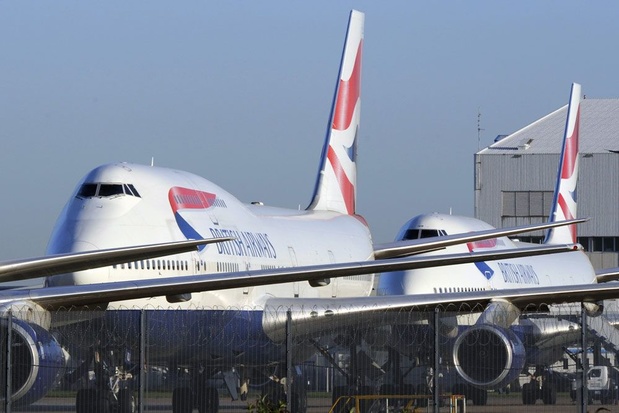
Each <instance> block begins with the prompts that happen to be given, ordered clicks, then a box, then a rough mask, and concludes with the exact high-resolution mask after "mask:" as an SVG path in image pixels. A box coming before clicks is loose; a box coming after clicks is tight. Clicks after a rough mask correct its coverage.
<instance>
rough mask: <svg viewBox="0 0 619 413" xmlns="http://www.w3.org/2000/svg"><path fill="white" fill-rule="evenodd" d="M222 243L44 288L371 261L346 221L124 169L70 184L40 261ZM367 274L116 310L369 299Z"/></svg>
mask: <svg viewBox="0 0 619 413" xmlns="http://www.w3.org/2000/svg"><path fill="white" fill-rule="evenodd" d="M220 236H231V237H234V238H235V239H234V240H233V241H228V242H225V243H220V244H217V245H210V246H207V247H205V248H204V249H202V250H201V251H199V252H196V253H190V254H188V253H185V254H181V255H177V256H170V257H166V258H165V259H155V260H146V261H139V262H132V263H127V264H124V265H117V266H113V267H112V266H110V267H104V268H99V269H93V270H88V271H81V272H76V273H72V274H65V275H62V276H55V277H50V278H49V279H48V281H47V283H48V285H49V286H60V285H79V284H90V283H102V282H108V281H121V280H135V279H145V278H150V277H164V276H172V275H193V274H205V273H218V272H230V271H243V270H256V269H264V268H277V267H294V266H301V265H310V264H319V263H326V264H329V263H335V262H347V261H362V260H368V259H372V258H373V248H372V240H371V235H370V232H369V230H368V227H367V224H366V223H365V221H364V220H363V219H362V218H361V217H359V216H356V215H343V214H340V213H335V212H330V211H316V210H287V209H282V208H273V207H267V206H264V205H261V204H243V203H241V202H240V201H239V200H238V199H236V198H235V197H233V196H232V195H230V194H229V193H228V192H226V191H225V190H223V189H222V188H221V187H219V186H217V185H215V184H213V183H212V182H210V181H208V180H206V179H204V178H201V177H199V176H197V175H194V174H191V173H188V172H183V171H178V170H171V169H165V168H159V167H151V166H144V165H137V164H129V163H116V164H108V165H103V166H100V167H98V168H96V169H94V170H93V171H91V172H90V173H88V174H87V175H86V176H85V177H84V179H83V180H82V181H81V182H80V183H79V185H78V186H77V189H76V191H75V193H74V196H72V197H71V199H70V200H69V202H68V203H67V205H66V206H65V208H64V210H63V212H62V214H61V216H60V218H59V219H58V221H57V224H56V227H55V229H54V231H53V233H52V236H51V239H50V242H49V245H48V248H47V253H48V254H55V253H64V252H76V251H84V250H93V249H103V248H108V247H112V246H114V247H117V246H120V245H139V244H145V243H156V242H164V241H174V240H185V239H188V238H199V237H204V238H212V237H220ZM372 284H373V276H354V277H344V278H341V279H333V280H332V281H331V284H329V285H326V286H322V287H312V286H310V285H309V283H308V282H295V283H285V284H276V285H271V286H263V287H253V288H245V289H231V290H224V291H214V292H208V291H207V292H201V293H194V294H193V295H192V297H191V299H190V300H189V301H186V302H182V303H174V305H172V304H171V303H170V302H168V301H167V299H166V297H153V298H149V299H140V300H132V301H125V302H118V303H116V304H115V305H117V306H121V307H125V308H126V307H130V308H138V307H146V306H148V307H151V308H152V307H155V308H168V307H172V306H173V307H175V308H198V307H200V308H205V307H207V308H228V307H235V308H253V307H256V306H260V305H261V304H263V303H264V302H265V300H266V299H268V298H269V297H305V298H311V297H320V298H329V297H354V296H367V295H369V293H370V292H371V289H372Z"/></svg>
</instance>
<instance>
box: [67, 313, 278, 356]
mask: <svg viewBox="0 0 619 413" xmlns="http://www.w3.org/2000/svg"><path fill="white" fill-rule="evenodd" d="M142 320H144V321H143V322H144V323H145V325H144V329H143V330H144V332H145V344H146V353H147V354H146V359H147V360H148V361H149V363H150V364H156V363H166V364H171V365H172V364H173V365H179V366H180V365H191V364H195V363H201V364H205V363H206V364H209V365H220V366H225V365H231V364H238V363H243V364H248V365H261V364H265V363H271V362H273V361H281V360H282V355H283V354H284V353H283V348H282V346H281V343H273V342H272V341H271V340H269V338H268V337H267V336H266V335H265V334H264V332H263V330H262V311H246V310H108V311H105V316H104V318H103V319H102V320H100V321H103V322H104V324H102V325H101V326H100V327H99V328H94V329H93V328H92V326H93V324H92V321H89V322H83V323H81V324H82V327H81V328H77V329H76V328H75V327H72V328H70V329H71V331H72V334H84V335H86V336H89V337H88V339H87V340H96V339H97V337H96V336H99V337H103V338H105V339H106V340H107V344H109V345H110V346H113V347H121V348H122V347H126V348H127V349H129V350H131V351H132V353H133V354H134V355H135V356H137V354H138V353H137V349H139V348H140V342H139V337H140V331H141V323H142ZM85 338H86V337H84V336H82V337H81V338H80V341H81V343H82V345H81V347H82V348H83V347H86V346H84V344H87V342H86V341H85V340H84V339H85ZM69 339H70V338H69ZM95 342H96V341H93V342H92V343H93V344H94V343H95ZM102 344H104V343H102ZM104 345H105V344H104ZM135 356H134V357H135Z"/></svg>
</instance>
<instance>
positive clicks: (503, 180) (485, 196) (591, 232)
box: [475, 152, 619, 237]
mask: <svg viewBox="0 0 619 413" xmlns="http://www.w3.org/2000/svg"><path fill="white" fill-rule="evenodd" d="M514 155H515V156H514ZM519 155H520V156H519ZM558 162H559V155H558V154H521V152H519V153H518V154H488V153H485V154H482V155H480V154H477V155H475V216H476V217H477V218H479V219H481V220H483V221H486V222H488V223H490V224H491V225H493V226H496V227H506V226H513V225H521V224H527V223H529V222H532V221H537V222H540V221H542V219H524V218H516V217H505V218H503V219H502V218H501V213H502V191H553V190H554V185H555V179H556V174H557V168H558ZM578 215H579V216H581V217H590V218H591V220H590V221H589V222H587V223H585V224H581V225H580V226H579V230H578V233H579V236H589V237H593V236H595V237H602V236H605V237H616V236H619V154H615V153H595V154H584V155H583V154H581V156H580V173H579V182H578Z"/></svg>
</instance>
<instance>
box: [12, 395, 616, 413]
mask: <svg viewBox="0 0 619 413" xmlns="http://www.w3.org/2000/svg"><path fill="white" fill-rule="evenodd" d="M255 400H256V398H252V397H251V395H250V397H249V398H248V400H246V401H241V400H237V401H231V400H230V399H228V398H226V399H224V398H223V397H222V398H221V399H220V406H219V410H220V411H221V412H225V413H235V412H239V413H248V412H250V410H248V405H249V404H250V403H252V402H255ZM330 408H331V398H330V397H309V398H308V411H307V412H308V413H328V412H329V409H330ZM606 409H607V410H606ZM0 411H5V409H4V408H0ZM13 411H19V412H37V413H46V412H49V413H52V412H54V413H58V412H71V413H72V412H75V399H74V398H72V397H46V398H44V399H42V400H40V401H39V402H37V403H35V404H33V405H31V406H28V407H22V408H13ZM144 411H145V412H148V411H153V412H169V413H171V412H172V405H171V399H170V398H169V397H158V398H148V400H147V401H146V404H145V406H144ZM383 411H384V409H383ZM431 411H432V407H431V406H429V407H423V408H422V407H417V408H415V409H414V413H421V412H431ZM580 411H581V406H580V404H578V403H575V402H573V401H572V400H571V399H570V397H569V394H567V393H559V394H558V395H557V404H555V405H545V404H543V403H542V402H541V401H540V400H538V401H537V403H536V404H534V405H528V406H525V405H523V404H522V400H521V396H520V393H511V394H508V395H505V394H495V393H489V395H488V403H487V405H485V406H475V405H474V404H472V403H469V404H467V406H466V413H490V412H493V413H502V412H505V413H512V412H515V413H518V412H522V413H544V412H545V413H549V412H561V413H566V412H574V413H578V412H580ZM587 411H588V412H590V413H595V412H597V413H607V412H612V413H619V406H618V405H601V404H599V402H594V404H591V405H589V406H588V409H587ZM194 412H197V409H194ZM390 412H392V413H397V412H396V411H392V410H390ZM440 412H450V409H449V406H443V407H441V408H440ZM347 413H348V412H347ZM411 413H413V412H411Z"/></svg>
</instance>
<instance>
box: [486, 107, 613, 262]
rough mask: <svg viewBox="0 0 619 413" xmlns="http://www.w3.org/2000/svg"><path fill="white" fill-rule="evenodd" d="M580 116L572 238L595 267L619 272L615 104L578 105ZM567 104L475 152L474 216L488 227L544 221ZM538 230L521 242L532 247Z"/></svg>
mask: <svg viewBox="0 0 619 413" xmlns="http://www.w3.org/2000/svg"><path fill="white" fill-rule="evenodd" d="M580 110H581V113H580V135H579V141H580V142H579V143H580V156H579V176H578V186H577V192H578V194H577V200H578V216H579V217H589V218H590V220H589V221H588V222H586V223H584V224H580V225H579V226H578V240H579V242H580V243H581V244H582V245H583V246H584V248H585V250H587V251H588V254H589V255H590V257H591V260H592V262H593V264H594V266H595V268H596V269H600V268H608V267H615V266H619V99H584V100H583V101H582V103H581V109H580ZM566 116H567V105H565V106H564V107H562V108H560V109H558V110H556V111H554V112H552V113H550V114H548V115H546V116H544V117H542V118H541V119H539V120H537V121H535V122H533V123H531V124H530V125H527V126H525V127H524V128H522V129H520V130H518V131H516V132H514V133H512V134H511V135H499V136H498V137H497V138H496V139H495V142H494V143H493V144H492V145H490V146H489V147H487V148H485V149H482V150H481V151H479V152H477V153H476V154H475V173H474V175H475V216H476V217H477V218H479V219H481V220H483V221H486V222H488V223H490V224H491V225H493V226H495V227H509V226H515V225H525V224H530V223H539V222H544V221H546V220H547V218H548V216H549V214H550V207H551V204H552V199H553V191H554V186H555V180H556V175H557V170H558V165H559V157H560V153H561V143H562V139H563V134H564V130H565V119H566ZM542 238H543V234H542V232H541V231H540V232H537V233H532V234H530V236H527V237H521V239H522V240H530V241H533V242H539V241H541V240H542Z"/></svg>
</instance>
